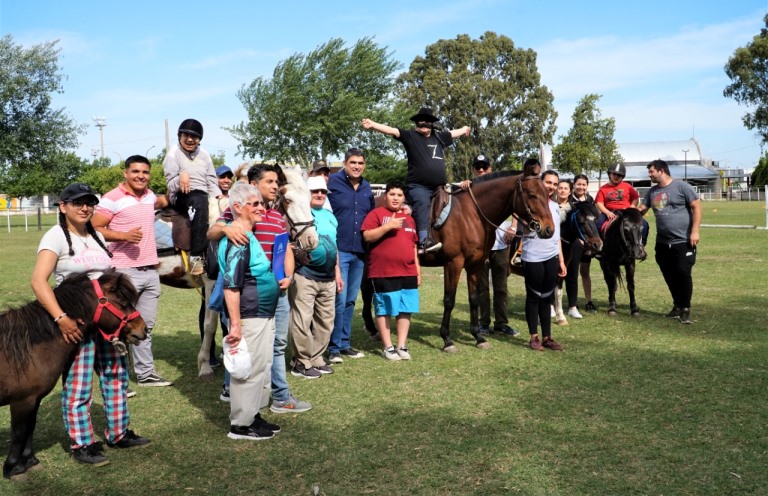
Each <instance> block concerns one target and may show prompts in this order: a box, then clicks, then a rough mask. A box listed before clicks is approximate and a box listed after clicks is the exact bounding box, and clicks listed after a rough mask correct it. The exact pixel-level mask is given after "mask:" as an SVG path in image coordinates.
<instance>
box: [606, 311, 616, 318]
mask: <svg viewBox="0 0 768 496" xmlns="http://www.w3.org/2000/svg"><path fill="white" fill-rule="evenodd" d="M617 315H618V313H616V310H608V316H609V317H615V316H617Z"/></svg>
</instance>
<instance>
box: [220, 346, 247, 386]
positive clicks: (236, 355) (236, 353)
mask: <svg viewBox="0 0 768 496" xmlns="http://www.w3.org/2000/svg"><path fill="white" fill-rule="evenodd" d="M224 367H225V368H226V369H227V372H229V375H230V376H232V378H233V379H237V380H238V381H244V380H246V379H248V377H250V375H251V355H250V354H249V353H248V345H247V344H246V342H245V339H243V338H241V339H240V342H239V343H237V346H236V347H235V348H232V346H231V345H230V344H229V343H228V342H227V340H226V339H225V340H224Z"/></svg>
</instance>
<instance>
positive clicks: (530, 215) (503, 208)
mask: <svg viewBox="0 0 768 496" xmlns="http://www.w3.org/2000/svg"><path fill="white" fill-rule="evenodd" d="M510 215H515V216H516V217H517V218H518V219H519V220H520V222H523V223H524V224H526V225H527V226H529V228H530V229H532V230H533V231H535V232H537V233H538V234H539V236H540V237H542V238H551V237H552V235H553V234H554V232H555V225H554V223H553V220H552V215H551V213H550V211H549V205H548V198H547V191H546V189H545V188H544V183H542V182H541V179H539V178H538V177H535V176H534V177H523V176H521V175H520V173H519V172H513V171H501V172H494V173H492V174H486V175H484V176H482V177H479V178H475V179H473V180H472V190H471V193H470V192H469V191H461V192H458V193H456V194H454V195H453V201H452V207H451V213H450V215H449V216H448V219H446V221H445V223H444V224H443V226H442V227H441V228H440V229H439V230H436V231H435V232H434V237H435V239H436V240H437V241H440V242H442V243H443V247H442V249H440V250H439V251H438V252H436V253H429V254H425V255H421V256H420V258H419V260H420V262H421V265H423V266H426V267H439V266H442V267H443V269H444V274H443V320H442V323H441V325H440V336H441V337H442V338H443V343H444V345H443V351H446V352H449V353H450V352H455V351H457V350H456V346H455V345H454V344H453V341H452V340H451V335H450V325H451V312H452V311H453V307H454V305H455V303H456V290H457V288H458V286H459V278H460V277H461V271H462V269H466V271H467V286H468V288H469V317H470V333H471V334H472V336H473V337H474V338H475V341H476V345H477V347H479V348H488V347H489V346H490V344H489V343H488V342H487V341H486V340H485V338H484V337H483V336H482V335H481V334H480V333H479V325H478V306H479V298H478V291H477V281H478V277H479V274H480V271H481V270H483V269H484V267H485V260H486V259H487V258H488V255H489V254H490V252H491V248H492V247H493V242H494V237H495V233H496V228H497V227H498V225H499V224H501V223H502V222H503V221H504V220H505V219H506V218H507V217H509V216H510ZM363 286H365V284H363ZM365 298H366V295H365V293H364V294H363V318H364V320H365V321H366V328H368V322H372V321H373V319H372V318H370V310H369V312H368V316H367V317H366V307H370V306H369V305H366V300H365ZM369 319H370V320H369ZM374 329H375V327H374ZM368 330H369V332H370V331H371V329H370V328H368ZM372 334H373V333H372Z"/></svg>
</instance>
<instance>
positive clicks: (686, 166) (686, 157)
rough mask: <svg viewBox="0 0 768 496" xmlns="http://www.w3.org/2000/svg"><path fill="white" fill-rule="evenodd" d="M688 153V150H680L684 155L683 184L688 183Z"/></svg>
mask: <svg viewBox="0 0 768 496" xmlns="http://www.w3.org/2000/svg"><path fill="white" fill-rule="evenodd" d="M688 151H689V150H682V152H683V153H684V154H685V182H688Z"/></svg>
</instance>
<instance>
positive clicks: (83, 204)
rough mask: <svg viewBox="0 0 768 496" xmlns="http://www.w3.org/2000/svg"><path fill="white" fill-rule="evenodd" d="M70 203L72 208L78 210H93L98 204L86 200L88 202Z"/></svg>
mask: <svg viewBox="0 0 768 496" xmlns="http://www.w3.org/2000/svg"><path fill="white" fill-rule="evenodd" d="M70 203H71V204H72V206H73V207H75V208H78V209H79V208H83V207H88V208H93V207H95V206H96V205H98V204H99V202H97V201H93V200H88V201H83V200H73V201H71V202H70Z"/></svg>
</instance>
